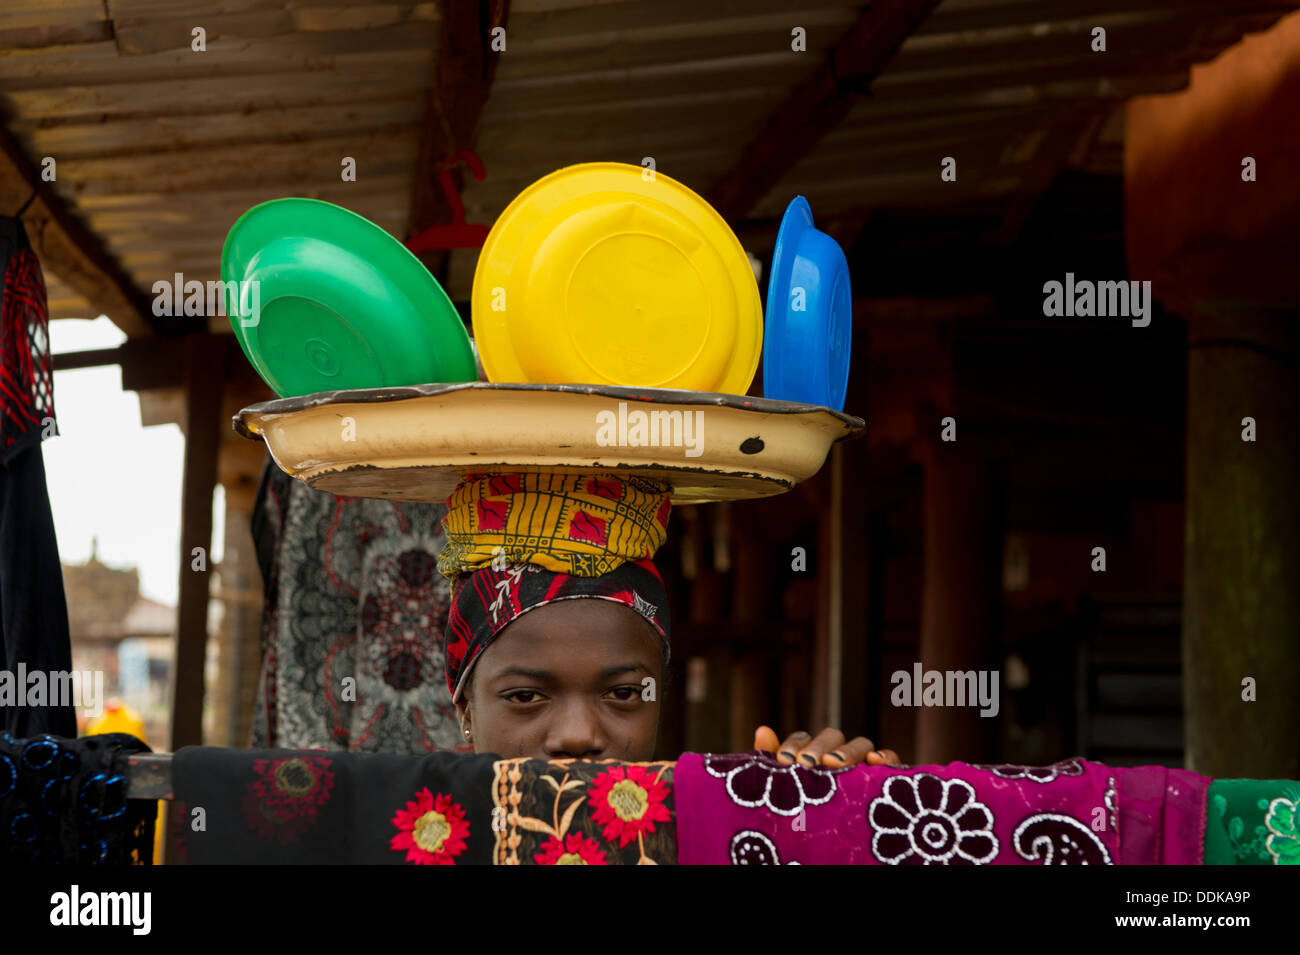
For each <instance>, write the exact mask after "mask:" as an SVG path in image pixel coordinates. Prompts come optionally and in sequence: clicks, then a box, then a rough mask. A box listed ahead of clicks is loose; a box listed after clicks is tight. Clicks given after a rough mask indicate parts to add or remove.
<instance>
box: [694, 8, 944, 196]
mask: <svg viewBox="0 0 1300 955" xmlns="http://www.w3.org/2000/svg"><path fill="white" fill-rule="evenodd" d="M938 5H939V0H876V2H875V3H873V4H872V5H871V7H870V8H869V9H868V10H867V11H866V12H865V13H863V15H862V16H861V18H859V20H858V21H857V23H855V24H854V25H853V26H852V27H851V28H850V29H849V31H848V32H847V33H846V34H844V36H843V37H842V38H841V39H840V41H839V43H837V44H836V45H835V47H834V49H833V50H831V52H830V54H829V55H828V56H827V58H826V61H825V62H824V63H822V64H821V66H819V67H818V68H817V70H816V72H814V73H813V75H812V76H810V77H809V78H808V79H807V80H805V81H804V82H803V84H802V85H800V87H799V88H798V89H797V90H795V92H794V94H793V95H792V96H791V97H790V98H789V99H788V100H786V101H785V103H784V104H782V105H781V107H780V108H779V109H777V111H776V112H775V113H774V114H773V115H772V117H771V118H770V119H769V120H768V122H767V123H765V124H764V128H763V131H762V132H761V133H759V134H758V136H756V137H755V138H754V139H753V140H752V141H751V142H750V143H748V144H747V145H746V146H745V148H744V150H743V151H742V152H741V159H740V161H739V162H738V163H737V164H736V165H735V167H733V168H732V169H731V170H730V171H729V172H728V173H727V174H726V175H725V176H723V177H722V178H721V179H719V180H718V183H717V185H716V186H714V188H713V189H712V191H711V192H710V193H709V195H708V199H709V201H710V202H711V203H712V204H713V207H714V208H715V209H717V210H718V212H719V213H720V214H721V215H722V217H723V218H724V219H727V220H729V221H730V220H735V219H740V218H743V217H744V216H745V214H746V213H747V212H749V210H750V209H751V208H753V206H754V204H755V203H756V202H758V200H759V199H761V198H762V197H763V196H765V195H766V194H767V192H768V191H769V190H770V189H771V188H772V187H773V186H775V185H776V183H777V182H778V181H779V180H780V178H781V177H782V176H783V175H784V174H785V173H786V172H788V171H789V170H790V168H791V167H792V166H794V164H795V163H796V162H797V161H798V160H799V158H800V157H801V156H803V155H804V154H805V153H807V152H808V151H809V150H810V149H812V147H813V146H814V145H815V144H816V143H817V142H818V141H819V140H820V139H821V138H822V137H823V136H825V135H826V134H827V133H828V132H830V131H831V130H832V129H834V128H835V126H836V125H838V124H839V122H840V121H841V120H842V119H843V118H844V117H845V116H846V115H847V114H848V112H849V110H850V108H852V106H853V104H854V102H855V99H854V98H853V97H852V96H851V95H849V94H850V93H852V92H864V91H865V89H866V86H867V84H869V83H870V82H871V81H872V80H873V79H875V78H876V77H877V76H878V75H880V73H881V72H882V71H883V70H884V68H885V66H886V65H887V64H888V63H889V61H890V60H891V59H893V57H894V54H896V53H897V52H898V48H899V47H900V46H901V45H902V43H903V41H904V40H906V39H907V37H908V36H909V35H910V34H911V33H912V32H913V31H914V30H916V28H917V27H918V26H920V25H921V23H922V21H924V20H925V18H926V17H927V16H929V14H930V12H931V11H932V10H933V9H934V8H935V7H936V6H938Z"/></svg>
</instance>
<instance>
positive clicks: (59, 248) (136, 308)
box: [0, 126, 156, 338]
mask: <svg viewBox="0 0 1300 955" xmlns="http://www.w3.org/2000/svg"><path fill="white" fill-rule="evenodd" d="M29 200H30V201H29ZM0 203H3V205H2V206H0V211H3V212H4V213H5V214H8V215H12V214H16V213H17V212H18V210H19V209H22V208H23V206H24V204H26V209H25V210H24V211H23V213H22V220H23V225H24V226H25V227H26V229H27V237H28V239H29V241H30V242H31V243H32V247H33V248H34V249H35V250H36V254H37V256H39V258H40V260H41V265H42V267H43V268H44V269H46V270H47V271H50V272H53V273H54V274H55V275H57V276H58V277H59V278H60V279H61V280H62V281H63V283H64V284H65V285H68V286H69V287H71V288H72V289H73V290H75V291H76V292H77V294H79V295H81V296H82V297H83V298H84V299H86V301H87V302H89V303H90V304H91V307H92V308H93V309H95V310H96V314H98V313H100V312H102V313H103V314H105V315H107V316H108V317H109V318H110V319H112V321H113V324H115V325H116V326H117V327H118V328H120V329H122V331H123V332H125V333H126V336H127V337H128V338H144V337H152V336H153V335H154V334H156V331H155V329H154V326H153V324H152V323H151V321H150V318H151V316H152V311H151V306H150V301H149V298H148V296H146V295H145V294H144V293H143V292H141V291H140V290H139V289H138V288H136V286H135V284H134V283H133V282H132V281H131V279H130V278H128V277H127V275H126V273H125V272H124V271H122V269H121V267H120V266H119V265H118V263H117V261H116V260H115V259H114V258H113V256H112V255H110V254H109V252H108V250H107V249H106V248H105V247H104V244H103V243H102V242H101V241H100V240H99V237H98V236H96V235H95V234H94V233H93V232H91V231H90V230H89V229H87V228H86V227H85V226H84V225H83V224H82V223H81V221H80V220H79V219H78V218H77V217H76V216H75V215H74V214H73V213H72V210H70V209H69V208H68V206H67V204H66V203H65V202H64V201H63V200H62V199H61V198H59V196H58V194H57V193H55V191H54V190H53V189H51V188H50V186H49V184H48V183H46V182H44V181H43V180H42V179H41V177H40V174H39V172H38V171H37V170H36V168H35V167H34V166H33V165H32V163H31V161H30V160H29V159H28V158H27V155H26V154H25V153H24V152H23V149H22V147H21V146H20V145H19V144H18V141H17V140H16V139H14V137H13V135H12V134H11V133H10V132H9V130H8V129H6V128H5V127H3V126H0ZM88 317H91V318H93V317H94V316H88Z"/></svg>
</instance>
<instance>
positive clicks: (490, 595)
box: [446, 559, 669, 700]
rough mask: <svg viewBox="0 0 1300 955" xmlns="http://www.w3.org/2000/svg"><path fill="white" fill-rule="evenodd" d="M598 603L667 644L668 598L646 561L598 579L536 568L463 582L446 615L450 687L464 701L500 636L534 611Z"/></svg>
mask: <svg viewBox="0 0 1300 955" xmlns="http://www.w3.org/2000/svg"><path fill="white" fill-rule="evenodd" d="M582 597H587V598H595V599H597V600H609V601H613V602H614V603H620V604H622V605H623V606H625V607H627V608H628V609H629V610H632V611H634V612H636V613H638V614H640V615H641V617H642V618H644V619H645V621H646V622H647V623H649V624H650V626H652V627H653V628H654V629H655V632H656V633H658V634H659V636H660V637H661V638H662V639H663V641H664V643H665V644H667V643H668V635H669V617H668V593H667V591H666V590H664V584H663V580H662V578H660V576H659V571H658V570H656V569H655V565H654V564H652V563H651V562H650V561H649V560H646V559H642V560H637V561H629V562H627V563H624V564H620V565H619V566H618V567H616V568H615V569H614V570H612V571H609V572H608V573H605V574H601V575H600V576H599V577H577V576H574V575H573V574H563V573H558V572H556V571H552V570H546V569H545V568H543V567H539V566H538V565H537V564H503V565H501V566H500V568H499V569H498V568H497V567H493V566H489V567H484V568H482V569H481V570H476V571H474V572H473V573H471V574H467V575H464V576H462V577H458V578H457V579H456V580H455V582H454V583H453V584H452V588H451V609H450V611H449V612H448V615H447V646H446V656H447V687H448V689H450V690H451V698H452V700H458V699H460V695H461V692H462V690H463V689H464V686H465V678H466V676H467V675H468V674H469V672H470V669H471V668H472V667H473V666H474V663H475V661H476V660H477V659H478V655H479V654H480V653H482V652H483V651H484V650H485V649H486V648H487V646H488V644H490V643H491V642H492V641H493V640H495V639H496V636H497V634H499V633H500V632H501V631H502V630H504V629H505V628H506V627H507V626H508V625H510V624H511V623H513V622H514V621H515V620H517V619H519V617H521V616H523V615H524V614H526V613H527V612H528V611H530V610H536V609H537V608H538V607H545V606H546V605H547V604H551V603H555V602H556V601H559V600H574V599H577V598H582Z"/></svg>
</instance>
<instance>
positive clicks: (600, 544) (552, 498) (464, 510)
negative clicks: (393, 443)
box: [438, 473, 671, 578]
mask: <svg viewBox="0 0 1300 955" xmlns="http://www.w3.org/2000/svg"><path fill="white" fill-rule="evenodd" d="M670 510H671V505H670V504H669V503H668V485H666V484H664V483H662V482H659V481H652V480H649V479H647V478H641V477H619V476H618V475H614V474H555V473H543V474H468V475H466V476H465V478H464V479H463V480H462V481H461V482H460V484H459V486H457V488H456V490H455V491H453V492H452V494H451V496H450V497H449V498H447V517H446V520H445V521H444V523H443V526H444V527H445V529H446V532H447V544H446V546H445V547H444V548H443V551H442V555H441V556H440V557H439V558H438V570H439V571H440V572H441V573H442V574H443V575H444V576H447V577H451V578H455V577H457V576H458V575H460V574H466V573H470V572H472V571H475V570H479V569H480V568H483V567H486V566H488V565H489V564H491V563H492V562H493V561H494V560H500V559H501V558H504V559H505V561H506V562H507V563H527V564H536V565H537V566H539V567H542V568H545V569H546V570H552V571H556V572H558V573H563V574H572V575H574V576H578V577H599V576H600V575H601V574H606V573H609V572H610V571H611V570H614V569H615V568H616V567H618V566H619V565H620V564H622V563H624V562H626V561H629V560H641V559H648V558H650V557H653V556H654V553H655V551H657V550H658V549H659V548H660V547H661V546H663V542H664V539H665V537H666V535H667V532H668V513H669V511H670Z"/></svg>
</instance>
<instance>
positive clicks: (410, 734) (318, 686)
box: [251, 458, 471, 754]
mask: <svg viewBox="0 0 1300 955" xmlns="http://www.w3.org/2000/svg"><path fill="white" fill-rule="evenodd" d="M445 513H446V509H445V508H444V507H442V506H441V505H437V504H423V503H398V502H393V501H383V500H372V499H366V498H345V497H336V496H335V495H333V494H327V493H324V492H321V491H314V490H312V489H311V488H309V487H307V486H306V485H305V484H303V483H302V482H301V481H296V480H294V479H292V478H290V477H289V476H288V475H286V474H285V473H284V472H283V471H282V470H280V468H279V467H278V466H277V465H276V464H275V463H274V462H273V461H271V460H270V459H269V458H268V459H267V465H266V468H265V470H264V471H263V476H262V483H261V486H260V488H259V490H258V495H257V500H256V502H255V504H254V508H253V515H252V532H253V540H254V543H255V544H256V549H257V555H258V562H259V564H260V565H261V569H262V578H263V583H264V587H265V604H264V609H263V618H262V642H263V664H262V676H261V685H260V687H259V691H258V702H257V711H256V713H255V714H254V718H253V728H252V734H251V735H252V741H251V745H252V746H254V747H268V748H269V747H286V748H294V749H298V748H302V749H330V750H352V751H358V752H384V753H411V754H417V753H428V752H432V751H435V750H452V751H455V752H468V751H470V749H471V747H469V746H468V745H467V744H466V743H465V741H464V739H463V738H462V737H461V733H460V724H459V723H458V721H457V720H456V714H455V710H454V709H453V707H452V702H451V693H450V691H449V690H448V689H447V684H446V680H445V675H444V660H445V657H444V636H443V633H444V627H445V625H446V622H447V610H448V605H449V602H450V585H449V584H448V582H447V579H446V578H445V577H443V576H442V575H441V574H439V573H438V572H437V563H438V555H439V554H440V553H441V551H442V546H443V543H444V537H443V531H442V519H443V516H444V515H445Z"/></svg>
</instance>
